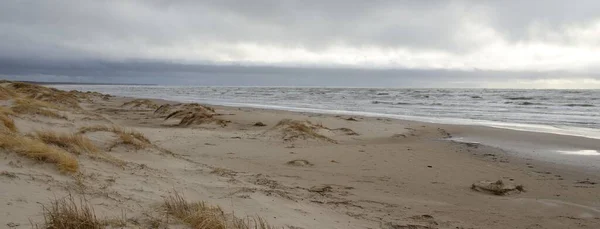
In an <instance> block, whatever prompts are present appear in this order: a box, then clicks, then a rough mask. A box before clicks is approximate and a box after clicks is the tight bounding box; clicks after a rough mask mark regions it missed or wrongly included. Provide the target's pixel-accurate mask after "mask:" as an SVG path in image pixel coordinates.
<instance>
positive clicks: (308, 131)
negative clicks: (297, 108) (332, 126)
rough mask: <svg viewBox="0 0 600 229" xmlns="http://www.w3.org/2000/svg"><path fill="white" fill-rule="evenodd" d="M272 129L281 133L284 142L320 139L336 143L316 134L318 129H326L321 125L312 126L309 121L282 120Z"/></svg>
mask: <svg viewBox="0 0 600 229" xmlns="http://www.w3.org/2000/svg"><path fill="white" fill-rule="evenodd" d="M273 129H279V130H281V131H282V133H283V140H284V141H293V140H296V139H300V138H301V139H309V138H313V139H320V140H325V141H328V142H332V143H337V142H336V141H335V140H333V139H331V138H329V137H326V136H324V135H321V134H319V133H317V132H316V130H319V129H328V128H326V127H324V126H323V125H321V124H317V125H315V124H312V123H311V122H309V121H297V120H291V119H283V120H281V121H279V123H277V125H275V127H273Z"/></svg>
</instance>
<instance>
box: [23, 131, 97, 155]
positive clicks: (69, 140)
mask: <svg viewBox="0 0 600 229" xmlns="http://www.w3.org/2000/svg"><path fill="white" fill-rule="evenodd" d="M35 136H36V137H37V138H38V139H40V140H42V141H43V142H45V143H46V144H52V145H56V146H58V147H60V148H63V149H64V150H66V151H69V152H71V153H74V154H77V155H80V154H84V153H97V152H98V151H99V150H98V148H97V147H96V146H95V145H94V144H93V143H92V142H91V141H90V140H89V139H88V138H87V137H85V136H83V135H81V134H67V133H56V132H53V131H38V132H36V133H35Z"/></svg>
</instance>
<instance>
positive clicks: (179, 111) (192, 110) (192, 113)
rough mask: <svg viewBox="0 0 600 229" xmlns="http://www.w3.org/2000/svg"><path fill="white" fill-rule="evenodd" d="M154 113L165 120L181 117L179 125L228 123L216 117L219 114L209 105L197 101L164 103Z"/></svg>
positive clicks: (222, 124) (221, 124)
mask: <svg viewBox="0 0 600 229" xmlns="http://www.w3.org/2000/svg"><path fill="white" fill-rule="evenodd" d="M154 114H155V115H156V116H159V117H164V118H165V120H169V119H181V121H180V122H179V124H178V125H179V126H191V125H203V124H217V125H219V126H221V127H224V126H227V123H230V121H228V120H223V119H219V118H216V116H218V115H219V114H217V113H215V110H214V109H213V108H210V107H206V106H202V105H200V104H197V103H187V104H175V105H170V104H165V105H162V106H160V107H159V108H157V109H156V110H155V111H154Z"/></svg>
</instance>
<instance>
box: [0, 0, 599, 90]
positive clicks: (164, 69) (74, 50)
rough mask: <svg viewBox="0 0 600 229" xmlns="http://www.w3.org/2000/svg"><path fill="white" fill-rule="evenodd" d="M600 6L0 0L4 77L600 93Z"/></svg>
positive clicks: (483, 0) (375, 0)
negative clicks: (584, 90) (592, 90)
mask: <svg viewBox="0 0 600 229" xmlns="http://www.w3.org/2000/svg"><path fill="white" fill-rule="evenodd" d="M598 12H600V1H594V0H578V1H558V0H543V1H541V0H540V1H537V0H528V1H516V0H514V1H513V0H502V1H500V0H498V1H491V0H477V1H475V0H473V1H437V0H429V1H416V0H415V1H404V0H393V1H392V0H390V1H385V0H372V1H364V0H255V1H246V0H243V1H242V0H239V1H233V0H221V1H202V0H114V1H111V0H3V1H0V77H2V78H7V79H17V80H38V81H75V82H105V83H153V84H185V85H189V84H198V85H232V86H234V85H235V86H240V85H241V86H261V85H263V86H273V85H282V86H390V87H501V88H600V13H598Z"/></svg>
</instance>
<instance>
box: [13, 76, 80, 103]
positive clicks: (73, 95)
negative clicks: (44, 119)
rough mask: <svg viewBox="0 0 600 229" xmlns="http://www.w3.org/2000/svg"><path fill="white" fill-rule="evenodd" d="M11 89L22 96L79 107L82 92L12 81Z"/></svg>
mask: <svg viewBox="0 0 600 229" xmlns="http://www.w3.org/2000/svg"><path fill="white" fill-rule="evenodd" d="M10 87H12V89H13V91H15V92H17V93H18V94H20V95H22V97H25V98H28V99H31V100H36V101H43V102H46V103H49V104H52V105H56V106H60V107H67V108H75V109H80V107H79V99H78V97H80V96H81V95H83V93H81V92H77V91H70V92H66V91H61V90H58V89H55V88H49V87H44V86H40V85H35V84H29V83H22V82H12V83H11V84H10Z"/></svg>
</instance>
